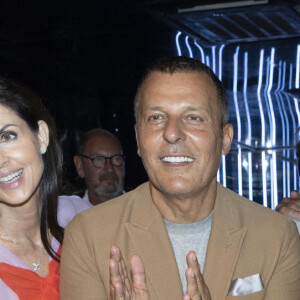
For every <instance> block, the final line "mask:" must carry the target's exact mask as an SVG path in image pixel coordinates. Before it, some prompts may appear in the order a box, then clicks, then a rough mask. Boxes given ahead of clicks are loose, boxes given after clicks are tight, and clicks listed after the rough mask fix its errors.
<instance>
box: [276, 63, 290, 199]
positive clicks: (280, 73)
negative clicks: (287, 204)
mask: <svg viewBox="0 0 300 300" xmlns="http://www.w3.org/2000/svg"><path fill="white" fill-rule="evenodd" d="M282 82H284V74H283V70H282V61H281V60H280V61H279V63H278V82H277V88H276V90H275V97H276V100H277V104H278V111H279V115H280V120H281V133H282V146H283V147H285V146H286V140H285V139H286V137H285V135H286V128H285V120H284V108H283V107H282V106H281V101H280V95H279V92H280V91H281V89H282V86H283V84H282ZM285 155H286V150H285V149H284V148H283V150H282V157H283V159H282V195H283V197H284V198H285V197H287V195H286V170H285V168H286V163H285V159H284V158H285Z"/></svg>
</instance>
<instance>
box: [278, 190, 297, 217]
mask: <svg viewBox="0 0 300 300" xmlns="http://www.w3.org/2000/svg"><path fill="white" fill-rule="evenodd" d="M275 210H276V211H278V212H280V213H282V214H284V215H287V216H290V217H294V218H296V219H300V194H299V193H298V192H297V191H292V192H291V197H290V198H284V199H282V200H281V202H280V203H279V204H278V205H277V207H276V209H275Z"/></svg>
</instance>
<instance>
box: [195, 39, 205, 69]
mask: <svg viewBox="0 0 300 300" xmlns="http://www.w3.org/2000/svg"><path fill="white" fill-rule="evenodd" d="M194 44H195V46H196V47H197V48H198V49H199V51H200V54H201V62H202V63H203V64H204V63H205V54H204V50H203V49H202V47H201V46H200V45H199V44H198V43H197V42H196V41H195V42H194Z"/></svg>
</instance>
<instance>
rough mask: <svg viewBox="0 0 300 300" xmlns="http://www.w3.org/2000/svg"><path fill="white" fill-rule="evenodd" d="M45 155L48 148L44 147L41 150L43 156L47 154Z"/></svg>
mask: <svg viewBox="0 0 300 300" xmlns="http://www.w3.org/2000/svg"><path fill="white" fill-rule="evenodd" d="M45 153H46V147H44V146H43V147H42V148H41V154H45Z"/></svg>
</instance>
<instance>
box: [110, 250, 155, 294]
mask: <svg viewBox="0 0 300 300" xmlns="http://www.w3.org/2000/svg"><path fill="white" fill-rule="evenodd" d="M130 268H131V279H132V282H131V281H130V279H129V277H128V271H127V268H126V265H125V262H124V259H123V257H122V253H121V250H120V249H119V247H117V246H112V247H111V251H110V260H109V273H110V299H111V300H150V296H149V292H148V289H147V286H146V277H145V270H144V265H143V262H142V260H141V259H140V257H139V256H137V255H133V256H131V258H130Z"/></svg>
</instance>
